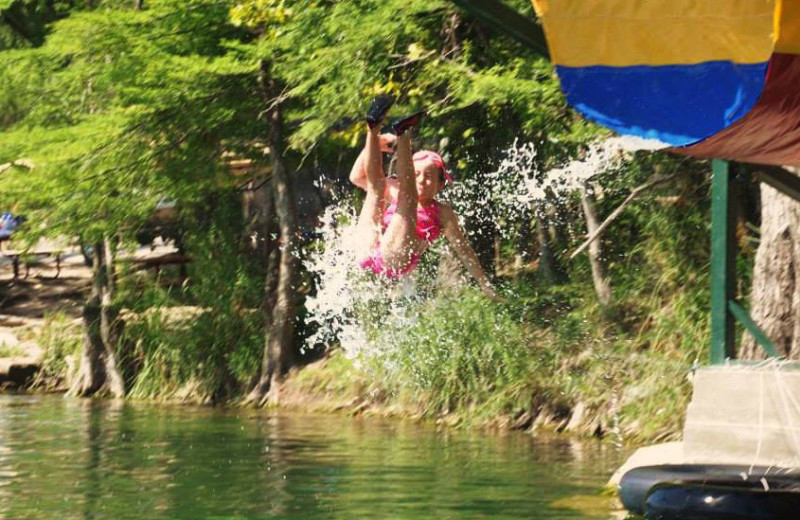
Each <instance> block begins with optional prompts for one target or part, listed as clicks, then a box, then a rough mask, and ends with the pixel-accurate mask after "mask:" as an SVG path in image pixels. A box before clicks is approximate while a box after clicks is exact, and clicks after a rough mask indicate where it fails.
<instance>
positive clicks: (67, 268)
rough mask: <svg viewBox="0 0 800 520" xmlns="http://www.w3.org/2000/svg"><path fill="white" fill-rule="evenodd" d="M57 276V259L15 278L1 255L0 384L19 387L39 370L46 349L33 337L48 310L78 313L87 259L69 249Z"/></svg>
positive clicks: (86, 281)
mask: <svg viewBox="0 0 800 520" xmlns="http://www.w3.org/2000/svg"><path fill="white" fill-rule="evenodd" d="M23 274H24V271H23ZM55 274H56V270H55V261H54V260H53V259H46V260H43V261H41V262H39V263H37V264H35V265H32V266H31V267H30V272H29V274H28V277H27V278H25V279H16V280H15V279H14V274H13V268H12V265H11V262H10V261H9V260H8V259H7V258H4V257H0V386H4V385H12V386H16V385H19V384H21V383H23V382H24V381H26V380H28V379H29V378H30V377H31V376H32V375H33V374H34V373H35V372H36V371H37V370H38V368H39V364H40V361H41V358H42V354H43V352H42V349H41V348H40V347H39V345H38V344H36V342H35V341H33V339H32V338H34V337H35V336H36V335H37V332H38V331H39V330H40V329H41V327H42V325H43V323H44V318H45V316H46V315H47V314H51V313H54V312H63V313H65V314H67V315H68V316H70V317H73V318H77V317H79V316H80V310H81V305H82V302H83V301H84V300H85V298H86V296H85V294H86V291H87V289H88V287H89V277H90V271H89V269H87V268H86V266H85V265H84V264H83V258H82V257H81V255H80V254H78V253H77V251H73V252H68V253H67V254H65V255H64V256H63V257H62V264H61V273H60V274H59V276H58V278H54V276H55Z"/></svg>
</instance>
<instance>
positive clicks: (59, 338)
mask: <svg viewBox="0 0 800 520" xmlns="http://www.w3.org/2000/svg"><path fill="white" fill-rule="evenodd" d="M33 339H34V341H36V342H37V343H38V344H39V347H41V349H42V351H43V352H44V354H43V357H42V367H41V369H40V370H39V373H38V374H37V376H36V377H37V381H38V384H40V385H44V386H53V387H56V386H62V385H63V383H65V381H64V380H65V378H67V377H69V376H71V375H72V374H74V371H75V370H77V367H78V364H79V361H80V351H81V345H82V342H83V330H82V327H81V324H80V322H76V321H75V320H73V319H72V318H70V317H68V316H67V315H65V314H63V313H55V314H52V315H49V316H46V317H45V320H44V324H43V325H42V328H41V329H40V332H39V333H38V334H37V335H36V337H35V338H33ZM71 371H72V373H70V372H71Z"/></svg>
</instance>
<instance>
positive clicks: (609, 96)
mask: <svg viewBox="0 0 800 520" xmlns="http://www.w3.org/2000/svg"><path fill="white" fill-rule="evenodd" d="M532 1H533V5H534V8H535V9H536V12H537V13H538V15H539V17H540V19H541V20H542V22H543V24H544V30H545V34H546V36H547V42H548V47H549V48H550V53H551V57H552V60H553V63H554V64H555V65H556V70H557V73H558V76H559V79H560V81H561V87H562V89H563V90H564V92H565V94H566V96H567V100H568V101H569V103H570V104H571V105H572V106H574V107H575V108H576V109H577V110H579V111H580V112H581V113H582V114H583V115H584V116H586V117H587V118H588V119H590V120H593V121H595V122H597V123H600V124H602V125H604V126H607V127H609V128H611V129H613V130H616V131H617V132H619V133H620V134H624V135H635V136H639V137H644V138H650V139H658V140H660V141H663V142H665V143H667V144H669V145H671V146H673V147H676V151H679V152H681V153H685V154H688V155H695V156H700V157H718V158H723V159H731V160H739V161H745V162H756V163H764V164H777V165H800V0H532Z"/></svg>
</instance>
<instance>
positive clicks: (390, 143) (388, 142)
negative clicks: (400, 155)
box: [378, 134, 397, 153]
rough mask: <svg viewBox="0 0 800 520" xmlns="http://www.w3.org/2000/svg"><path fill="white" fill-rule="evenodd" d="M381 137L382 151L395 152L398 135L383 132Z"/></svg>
mask: <svg viewBox="0 0 800 520" xmlns="http://www.w3.org/2000/svg"><path fill="white" fill-rule="evenodd" d="M378 139H380V146H381V151H382V152H384V153H391V152H394V146H395V144H396V143H397V136H396V135H394V134H381V135H380V136H379V137H378Z"/></svg>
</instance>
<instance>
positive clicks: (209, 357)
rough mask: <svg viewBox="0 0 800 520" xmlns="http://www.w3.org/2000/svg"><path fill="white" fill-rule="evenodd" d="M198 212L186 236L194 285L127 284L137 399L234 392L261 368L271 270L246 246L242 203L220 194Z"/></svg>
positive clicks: (217, 395) (124, 298) (124, 290)
mask: <svg viewBox="0 0 800 520" xmlns="http://www.w3.org/2000/svg"><path fill="white" fill-rule="evenodd" d="M212 201H213V202H212ZM196 211H197V212H198V214H197V215H192V218H191V219H188V217H186V218H187V222H186V224H185V225H186V226H187V230H186V234H185V237H184V240H185V245H186V249H187V253H188V254H189V255H190V257H191V258H192V259H193V262H192V264H191V265H190V267H189V276H190V277H191V280H192V283H191V284H188V285H186V286H180V287H175V288H170V287H167V288H162V287H159V286H153V285H152V284H150V283H148V282H146V281H145V282H143V281H142V280H141V279H140V278H129V279H127V283H126V284H124V285H123V286H122V288H121V289H122V293H123V294H122V296H121V297H120V303H121V304H122V305H123V306H124V307H126V308H129V309H132V310H133V311H134V312H135V313H136V314H135V315H134V316H132V317H131V319H129V320H126V328H125V337H124V338H123V341H122V344H123V345H129V346H132V349H131V350H132V351H131V353H130V354H129V357H130V360H129V362H130V364H131V365H134V366H136V367H137V369H138V370H137V371H136V373H135V374H134V375H133V377H134V380H133V381H132V384H131V386H132V392H131V395H132V396H134V397H150V398H168V397H173V396H174V395H175V394H176V392H180V391H188V390H187V388H190V389H191V391H192V393H193V395H192V398H193V399H205V398H208V399H214V400H217V399H220V398H223V397H231V396H232V395H235V394H236V393H237V392H239V391H240V390H241V389H243V388H246V387H247V384H248V383H249V381H250V379H251V378H252V377H253V376H254V375H255V374H256V372H257V370H258V367H259V363H260V356H261V351H262V348H263V344H264V334H263V317H262V315H261V313H260V312H259V311H258V308H259V306H260V302H261V294H262V289H261V288H262V283H263V279H264V273H263V268H261V266H259V265H258V263H257V262H256V261H255V259H254V258H253V257H252V255H247V254H243V253H244V252H243V251H242V250H241V240H240V235H239V230H241V228H242V223H241V211H240V209H239V207H238V201H237V200H236V197H235V194H233V193H231V192H230V191H229V190H227V191H224V192H221V193H220V192H218V193H216V194H214V196H213V197H209V202H208V204H206V205H204V206H203V207H198V208H196ZM187 212H188V213H191V210H187Z"/></svg>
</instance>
